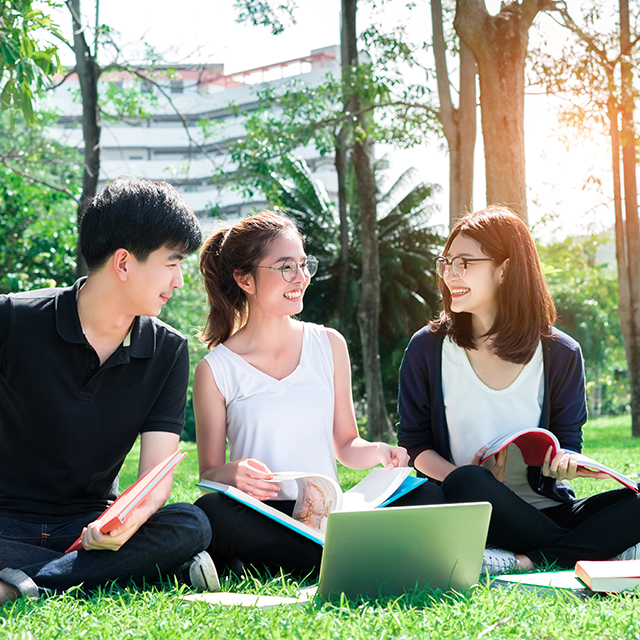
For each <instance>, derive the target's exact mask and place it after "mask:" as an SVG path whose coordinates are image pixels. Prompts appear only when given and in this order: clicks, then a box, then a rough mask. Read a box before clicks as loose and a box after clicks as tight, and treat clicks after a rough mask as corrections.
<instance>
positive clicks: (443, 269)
mask: <svg viewBox="0 0 640 640" xmlns="http://www.w3.org/2000/svg"><path fill="white" fill-rule="evenodd" d="M487 261H493V258H463V257H462V256H454V257H453V258H451V260H449V259H448V258H445V257H444V256H438V257H437V258H436V260H435V262H436V273H437V274H438V275H439V276H440V277H441V278H445V277H446V276H447V273H448V272H449V267H451V271H453V275H454V276H455V277H456V278H462V277H464V274H465V273H466V271H467V265H468V264H469V263H470V262H487Z"/></svg>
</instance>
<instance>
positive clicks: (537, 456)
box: [480, 427, 638, 493]
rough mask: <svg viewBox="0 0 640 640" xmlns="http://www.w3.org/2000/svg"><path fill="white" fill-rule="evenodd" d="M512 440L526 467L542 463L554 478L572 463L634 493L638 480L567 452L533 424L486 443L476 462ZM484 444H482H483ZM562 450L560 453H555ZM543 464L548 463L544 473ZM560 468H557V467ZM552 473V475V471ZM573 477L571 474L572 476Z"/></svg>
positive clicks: (583, 472) (579, 471) (588, 474)
mask: <svg viewBox="0 0 640 640" xmlns="http://www.w3.org/2000/svg"><path fill="white" fill-rule="evenodd" d="M512 443H513V444H515V445H516V446H517V447H518V448H519V449H520V451H521V452H522V457H523V458H524V461H525V463H526V464H527V465H529V466H530V467H542V470H543V474H544V475H549V476H550V477H554V478H557V479H558V480H561V479H566V478H568V475H567V474H566V472H567V469H568V468H569V465H571V466H572V467H573V465H574V464H575V465H576V466H575V469H576V473H577V475H579V476H582V477H589V478H613V479H614V480H617V481H618V482H620V483H621V484H623V485H624V486H625V487H627V488H629V489H631V490H632V491H635V492H636V493H638V483H637V481H635V480H632V479H631V478H627V477H626V476H624V475H623V474H621V473H619V472H618V471H615V470H614V469H611V468H609V467H607V466H606V465H604V464H602V463H601V462H597V461H596V460H593V459H592V458H589V457H588V456H585V455H584V454H582V453H573V452H567V451H564V450H563V449H561V447H560V443H559V442H558V439H557V438H556V437H555V435H554V434H553V433H552V432H551V431H548V430H547V429H540V428H537V427H534V428H531V429H523V430H522V431H516V432H515V433H509V434H507V435H505V436H500V437H498V438H495V439H494V440H492V441H491V442H489V443H488V444H487V445H486V450H485V452H484V454H483V455H482V457H481V459H480V464H482V463H483V462H484V461H485V460H488V459H489V458H491V457H493V456H495V455H496V454H497V453H498V452H499V451H502V450H503V449H506V448H507V447H508V446H509V445H510V444H512ZM483 448H484V447H483ZM560 451H562V452H563V453H562V455H561V456H558V455H557V454H558V453H559V452H560ZM565 456H566V457H565ZM545 464H547V465H548V467H547V468H546V473H545ZM558 469H560V472H559V471H558ZM554 474H555V475H554ZM574 477H575V476H574Z"/></svg>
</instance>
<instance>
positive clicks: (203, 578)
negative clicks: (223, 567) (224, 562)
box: [179, 551, 220, 591]
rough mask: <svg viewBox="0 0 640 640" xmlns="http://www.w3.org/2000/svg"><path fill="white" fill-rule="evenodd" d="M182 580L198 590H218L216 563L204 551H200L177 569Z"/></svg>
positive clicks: (218, 581)
mask: <svg viewBox="0 0 640 640" xmlns="http://www.w3.org/2000/svg"><path fill="white" fill-rule="evenodd" d="M179 571H180V573H181V574H182V577H183V579H184V581H185V582H186V583H187V584H188V585H190V586H192V587H193V588H194V589H197V590H198V591H220V580H219V578H218V572H217V571H216V565H215V564H213V560H212V559H211V556H210V555H209V554H208V553H207V552H206V551H201V552H200V553H199V554H198V555H195V556H193V558H191V560H188V561H187V562H185V563H184V564H183V565H182V567H180V569H179Z"/></svg>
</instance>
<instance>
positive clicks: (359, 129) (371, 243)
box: [342, 0, 393, 440]
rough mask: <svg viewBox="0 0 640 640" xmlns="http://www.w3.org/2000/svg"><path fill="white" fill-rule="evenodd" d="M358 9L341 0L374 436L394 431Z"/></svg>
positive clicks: (369, 408) (384, 436)
mask: <svg viewBox="0 0 640 640" xmlns="http://www.w3.org/2000/svg"><path fill="white" fill-rule="evenodd" d="M356 9H357V0H342V40H343V42H344V43H345V44H344V46H343V51H344V52H345V53H346V60H344V59H343V61H342V84H343V101H344V104H345V110H346V111H348V112H349V113H351V114H352V118H353V121H354V124H355V131H354V135H353V150H352V156H351V161H352V162H353V166H354V170H355V174H356V181H357V184H358V205H359V209H360V242H361V245H362V281H361V288H362V292H361V296H360V303H359V304H358V326H359V328H360V342H361V344H362V360H363V366H364V377H365V387H366V397H367V425H368V430H369V435H370V437H371V438H373V439H376V440H378V439H389V438H392V437H393V429H392V427H391V421H390V420H389V415H388V414H387V410H386V407H385V404H384V390H383V386H382V371H381V368H380V352H379V340H378V323H379V321H380V282H381V280H380V256H379V255H378V226H377V213H376V204H377V203H376V186H375V179H374V176H373V166H372V162H371V148H372V144H373V140H372V138H371V136H370V135H369V134H368V126H367V117H366V115H365V113H363V111H362V100H361V97H360V94H359V91H358V89H357V87H356V86H355V84H354V74H353V70H355V69H357V68H358V66H359V64H358V45H357V35H356V34H357V32H356Z"/></svg>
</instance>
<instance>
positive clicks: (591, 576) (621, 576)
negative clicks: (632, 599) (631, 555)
mask: <svg viewBox="0 0 640 640" xmlns="http://www.w3.org/2000/svg"><path fill="white" fill-rule="evenodd" d="M576 576H577V577H578V578H580V580H582V582H584V583H585V584H586V585H587V587H589V589H591V590H592V591H614V592H618V591H628V590H631V589H637V588H638V587H640V560H600V561H598V560H580V562H578V563H576Z"/></svg>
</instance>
